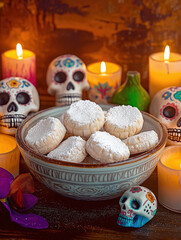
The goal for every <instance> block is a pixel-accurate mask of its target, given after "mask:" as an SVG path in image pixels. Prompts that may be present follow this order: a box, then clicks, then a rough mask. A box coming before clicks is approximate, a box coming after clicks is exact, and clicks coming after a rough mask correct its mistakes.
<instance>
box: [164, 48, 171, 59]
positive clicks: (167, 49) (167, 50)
mask: <svg viewBox="0 0 181 240" xmlns="http://www.w3.org/2000/svg"><path fill="white" fill-rule="evenodd" d="M169 59H170V48H169V46H168V45H167V46H166V47H165V51H164V61H169Z"/></svg>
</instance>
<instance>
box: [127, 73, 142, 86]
mask: <svg viewBox="0 0 181 240" xmlns="http://www.w3.org/2000/svg"><path fill="white" fill-rule="evenodd" d="M126 84H129V85H140V74H139V72H128V73H127V80H126Z"/></svg>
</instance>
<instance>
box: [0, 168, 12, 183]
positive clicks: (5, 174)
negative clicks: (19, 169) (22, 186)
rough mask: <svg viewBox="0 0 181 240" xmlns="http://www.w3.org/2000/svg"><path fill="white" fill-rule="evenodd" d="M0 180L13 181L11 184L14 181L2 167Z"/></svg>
mask: <svg viewBox="0 0 181 240" xmlns="http://www.w3.org/2000/svg"><path fill="white" fill-rule="evenodd" d="M0 178H8V179H9V180H11V182H12V181H13V180H14V177H13V175H12V174H11V173H10V172H8V171H7V170H5V169H4V168H1V167H0Z"/></svg>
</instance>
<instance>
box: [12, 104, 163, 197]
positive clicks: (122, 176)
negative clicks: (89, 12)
mask: <svg viewBox="0 0 181 240" xmlns="http://www.w3.org/2000/svg"><path fill="white" fill-rule="evenodd" d="M101 107H102V109H103V110H105V111H106V110H108V109H109V108H110V106H109V105H102V106H101ZM68 108H69V107H61V108H60V107H54V108H50V109H47V110H43V111H40V112H38V113H35V114H34V115H32V116H30V117H28V118H27V119H26V120H25V121H24V122H23V123H22V124H21V125H20V126H19V128H18V130H17V134H16V140H17V143H18V146H19V149H20V151H21V153H22V156H23V158H24V160H25V162H26V164H27V166H28V167H29V169H30V171H31V172H32V174H33V175H34V176H35V177H36V178H37V179H38V180H39V181H40V182H42V183H44V184H45V185H46V186H47V187H48V188H50V189H52V190H53V191H56V192H58V193H60V194H61V195H64V196H66V197H70V198H75V199H80V200H106V199H112V198H115V197H119V196H120V195H121V194H122V192H123V191H125V190H127V189H128V188H130V187H131V186H134V185H140V184H142V183H143V182H144V181H145V180H146V179H147V178H148V177H149V176H150V175H151V173H152V172H153V170H154V168H155V167H156V164H157V162H158V160H159V159H160V157H161V155H162V152H163V149H164V147H165V144H166V141H167V130H166V128H165V126H164V125H163V124H162V123H160V122H159V120H157V119H156V118H155V117H153V116H151V115H150V114H147V113H144V112H143V118H144V125H143V129H142V131H147V130H152V129H153V130H155V131H156V132H157V134H158V136H159V143H158V144H157V146H156V147H154V148H153V149H151V150H149V151H147V152H144V153H142V154H139V155H137V156H136V155H135V156H132V157H130V158H129V159H128V160H126V161H123V162H117V163H106V164H101V163H100V164H85V163H68V162H64V161H58V160H55V159H50V158H48V157H46V156H43V155H39V154H37V153H35V152H34V151H33V150H32V149H31V148H29V147H28V146H27V145H26V143H25V141H24V139H25V136H26V134H27V132H28V130H29V129H30V128H31V127H32V126H34V125H35V124H36V123H37V122H38V121H39V120H40V119H42V118H47V117H49V116H53V117H57V118H60V116H61V115H62V114H63V113H64V112H65V111H66V110H67V109H68Z"/></svg>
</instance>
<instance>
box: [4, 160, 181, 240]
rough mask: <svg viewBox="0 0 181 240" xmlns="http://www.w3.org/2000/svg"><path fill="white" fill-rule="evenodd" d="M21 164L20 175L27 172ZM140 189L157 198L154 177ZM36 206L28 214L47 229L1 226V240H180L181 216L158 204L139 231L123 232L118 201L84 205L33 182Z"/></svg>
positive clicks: (153, 175) (132, 229)
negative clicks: (37, 217)
mask: <svg viewBox="0 0 181 240" xmlns="http://www.w3.org/2000/svg"><path fill="white" fill-rule="evenodd" d="M28 171H29V170H28V169H27V167H26V166H25V164H24V162H23V160H21V172H28ZM142 185H143V186H145V187H148V188H149V189H150V190H152V191H153V192H154V193H155V195H156V197H158V193H157V173H156V171H154V172H153V174H152V175H151V177H150V178H149V179H148V180H147V181H145V182H144V183H143V184H142ZM35 189H36V192H35V195H36V196H37V197H38V198H39V201H38V203H37V204H36V205H35V207H34V208H33V209H32V210H31V212H34V213H36V214H39V215H41V216H43V217H45V218H46V219H47V220H48V222H49V228H48V229H45V230H31V229H24V228H21V227H19V226H17V225H15V224H10V225H2V219H1V224H0V238H1V239H16V238H18V239H75V240H78V239H87V240H88V239H125V240H127V239H130V240H136V239H164V240H167V239H180V236H181V225H180V222H181V215H180V214H177V213H174V212H171V211H169V210H167V209H165V208H163V207H162V206H161V205H160V204H158V210H157V213H156V215H155V217H154V218H153V219H152V220H151V221H150V222H148V223H147V224H146V225H145V226H143V227H142V228H139V229H134V228H124V227H120V226H118V225H117V224H116V220H117V217H118V214H119V210H120V209H119V198H116V199H112V200H108V201H97V202H85V201H77V200H72V199H69V198H65V197H62V196H61V195H58V194H57V193H54V192H53V191H51V190H49V189H47V188H46V187H45V186H44V185H42V184H40V183H39V182H38V181H36V180H35Z"/></svg>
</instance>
